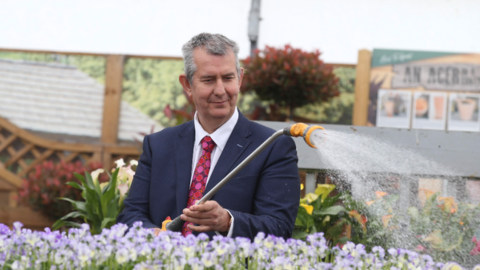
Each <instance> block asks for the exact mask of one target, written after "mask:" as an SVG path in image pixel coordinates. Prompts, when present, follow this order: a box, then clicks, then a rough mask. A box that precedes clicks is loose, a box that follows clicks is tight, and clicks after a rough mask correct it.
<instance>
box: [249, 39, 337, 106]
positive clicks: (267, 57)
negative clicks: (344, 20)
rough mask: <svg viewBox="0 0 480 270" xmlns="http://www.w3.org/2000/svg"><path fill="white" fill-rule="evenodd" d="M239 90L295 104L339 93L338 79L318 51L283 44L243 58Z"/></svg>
mask: <svg viewBox="0 0 480 270" xmlns="http://www.w3.org/2000/svg"><path fill="white" fill-rule="evenodd" d="M244 67H245V70H246V73H245V75H244V78H243V85H242V92H247V91H255V93H256V94H257V96H258V97H259V98H260V99H261V100H266V101H273V102H275V103H276V104H279V105H280V106H282V107H285V108H288V109H289V110H293V109H295V108H298V107H301V106H304V105H307V104H312V103H315V102H319V101H327V100H329V99H331V98H332V97H335V96H338V95H339V94H340V92H339V90H338V85H337V83H338V79H337V78H336V77H335V75H334V73H333V72H332V69H331V68H330V67H328V66H327V65H325V64H324V63H323V61H322V60H320V52H319V51H318V50H317V51H315V52H304V51H302V50H300V49H295V48H292V47H291V46H289V45H285V47H284V48H283V49H276V48H273V47H268V46H267V47H266V48H265V49H264V50H262V51H257V52H256V53H255V56H254V57H253V58H250V57H249V58H247V59H246V60H245V61H244Z"/></svg>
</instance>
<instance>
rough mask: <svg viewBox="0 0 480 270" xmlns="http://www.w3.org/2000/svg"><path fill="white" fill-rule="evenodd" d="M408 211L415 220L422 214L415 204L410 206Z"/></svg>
mask: <svg viewBox="0 0 480 270" xmlns="http://www.w3.org/2000/svg"><path fill="white" fill-rule="evenodd" d="M407 213H408V214H409V215H410V216H411V217H412V218H413V219H415V220H417V219H418V218H419V217H420V214H419V213H418V209H417V208H416V207H414V206H412V207H409V208H408V210H407Z"/></svg>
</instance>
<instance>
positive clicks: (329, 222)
mask: <svg viewBox="0 0 480 270" xmlns="http://www.w3.org/2000/svg"><path fill="white" fill-rule="evenodd" d="M334 189H335V186H334V185H328V184H324V185H320V184H319V185H318V186H317V189H316V190H315V193H309V194H307V195H306V196H305V198H303V199H301V200H300V207H299V209H298V214H297V219H296V220H295V227H294V229H293V235H292V237H293V238H296V239H302V240H305V239H306V237H307V235H309V234H313V233H316V232H324V233H325V238H326V239H328V240H329V245H330V247H332V246H335V245H337V244H339V243H345V242H346V241H347V238H346V237H342V232H343V227H344V226H345V225H347V224H349V220H348V218H347V216H346V215H345V213H346V209H345V208H344V207H343V206H342V205H339V203H340V200H339V199H340V196H341V195H336V196H333V197H328V195H329V194H330V192H332V191H333V190H334Z"/></svg>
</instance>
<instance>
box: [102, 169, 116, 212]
mask: <svg viewBox="0 0 480 270" xmlns="http://www.w3.org/2000/svg"><path fill="white" fill-rule="evenodd" d="M119 170H120V169H116V170H115V171H114V172H113V174H112V176H111V177H110V183H109V186H108V189H107V191H106V192H105V193H104V194H103V196H102V198H101V204H102V209H103V211H104V213H105V214H107V212H108V208H107V205H108V203H109V202H110V201H112V200H113V199H114V198H115V195H116V191H117V178H118V172H119Z"/></svg>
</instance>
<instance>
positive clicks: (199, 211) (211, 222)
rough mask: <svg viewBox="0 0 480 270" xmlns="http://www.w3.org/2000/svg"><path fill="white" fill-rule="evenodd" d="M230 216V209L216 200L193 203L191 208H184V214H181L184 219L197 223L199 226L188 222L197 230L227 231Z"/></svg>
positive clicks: (192, 228)
mask: <svg viewBox="0 0 480 270" xmlns="http://www.w3.org/2000/svg"><path fill="white" fill-rule="evenodd" d="M230 218H231V217H230V214H229V213H228V211H227V210H225V209H224V208H223V207H221V206H220V205H219V204H218V203H217V202H216V201H207V202H205V203H203V204H199V205H192V206H190V208H185V209H183V215H181V219H182V220H185V221H186V222H191V223H193V224H197V226H194V225H193V224H188V227H189V228H190V229H191V230H192V231H196V232H208V231H218V232H226V231H228V229H229V222H230Z"/></svg>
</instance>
